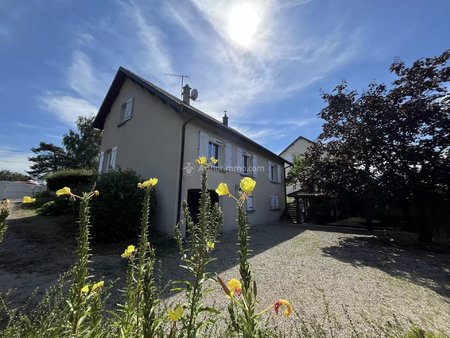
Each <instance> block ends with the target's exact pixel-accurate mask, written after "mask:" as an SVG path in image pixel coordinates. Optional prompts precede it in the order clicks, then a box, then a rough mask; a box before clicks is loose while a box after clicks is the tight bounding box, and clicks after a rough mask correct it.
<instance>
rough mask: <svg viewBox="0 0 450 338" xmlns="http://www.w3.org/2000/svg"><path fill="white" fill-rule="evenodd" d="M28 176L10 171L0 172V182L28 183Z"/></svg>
mask: <svg viewBox="0 0 450 338" xmlns="http://www.w3.org/2000/svg"><path fill="white" fill-rule="evenodd" d="M29 179H30V176H28V175H25V174H22V173H19V172H15V171H11V170H0V181H28V180H29Z"/></svg>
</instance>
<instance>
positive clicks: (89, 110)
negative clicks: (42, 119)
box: [40, 92, 97, 126]
mask: <svg viewBox="0 0 450 338" xmlns="http://www.w3.org/2000/svg"><path fill="white" fill-rule="evenodd" d="M40 101H41V102H40V107H41V108H42V109H44V110H47V111H50V112H52V113H54V114H55V115H56V116H57V117H58V119H60V120H61V121H62V122H63V123H65V124H67V125H69V126H73V124H74V123H75V121H76V120H77V118H78V116H80V115H90V114H93V113H96V112H97V107H96V106H94V105H92V104H91V103H89V102H88V101H86V100H84V99H82V98H77V97H73V96H70V95H63V94H62V95H58V94H55V93H52V92H47V93H46V94H45V95H44V96H42V97H41V98H40Z"/></svg>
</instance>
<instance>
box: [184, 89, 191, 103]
mask: <svg viewBox="0 0 450 338" xmlns="http://www.w3.org/2000/svg"><path fill="white" fill-rule="evenodd" d="M183 102H184V103H186V104H188V105H190V104H191V87H189V85H187V84H186V85H185V86H184V87H183Z"/></svg>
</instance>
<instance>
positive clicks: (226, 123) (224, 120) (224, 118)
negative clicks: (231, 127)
mask: <svg viewBox="0 0 450 338" xmlns="http://www.w3.org/2000/svg"><path fill="white" fill-rule="evenodd" d="M224 113H225V114H224V115H223V117H222V123H223V124H224V125H225V126H228V116H227V111H226V110H225V112H224Z"/></svg>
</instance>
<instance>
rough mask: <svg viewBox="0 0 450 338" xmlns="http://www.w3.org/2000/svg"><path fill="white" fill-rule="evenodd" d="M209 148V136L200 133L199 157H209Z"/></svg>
mask: <svg viewBox="0 0 450 338" xmlns="http://www.w3.org/2000/svg"><path fill="white" fill-rule="evenodd" d="M208 146H209V138H208V134H206V133H204V132H203V131H200V133H199V141H198V156H199V157H201V156H205V157H208Z"/></svg>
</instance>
